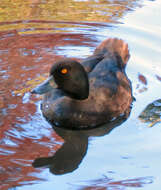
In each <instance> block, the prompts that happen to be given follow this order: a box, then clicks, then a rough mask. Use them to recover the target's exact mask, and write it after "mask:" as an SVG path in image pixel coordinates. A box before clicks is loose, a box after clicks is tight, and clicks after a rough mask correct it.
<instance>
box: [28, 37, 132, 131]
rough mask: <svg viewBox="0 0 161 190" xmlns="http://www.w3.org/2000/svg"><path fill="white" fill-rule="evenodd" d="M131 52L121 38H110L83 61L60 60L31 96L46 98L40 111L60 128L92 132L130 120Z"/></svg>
mask: <svg viewBox="0 0 161 190" xmlns="http://www.w3.org/2000/svg"><path fill="white" fill-rule="evenodd" d="M129 57H130V53H129V48H128V44H127V43H126V42H124V41H123V40H122V39H118V38H108V39H105V40H104V41H103V42H102V43H101V44H100V45H98V46H97V47H96V49H95V50H94V53H93V54H92V55H91V56H89V57H87V58H85V59H84V60H82V61H78V60H75V59H72V58H61V59H60V60H58V61H56V62H55V63H54V64H53V65H52V67H51V69H50V73H49V77H48V79H47V80H45V81H44V82H43V83H42V84H40V85H38V86H37V87H35V88H34V89H33V90H32V91H31V93H33V94H40V95H43V100H42V103H41V111H42V114H43V116H44V117H45V118H46V120H47V121H48V122H49V123H51V124H52V125H55V126H57V127H63V128H68V129H87V128H88V129H89V128H95V127H98V126H101V125H103V124H105V123H108V122H110V121H112V120H114V119H115V118H117V117H119V116H120V115H121V116H125V117H128V116H129V110H131V109H129V108H130V107H131V105H132V102H133V96H132V85H131V81H130V80H129V78H128V77H127V74H126V72H125V69H126V65H127V62H128V60H129Z"/></svg>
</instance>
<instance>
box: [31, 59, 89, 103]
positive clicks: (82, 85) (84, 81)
mask: <svg viewBox="0 0 161 190" xmlns="http://www.w3.org/2000/svg"><path fill="white" fill-rule="evenodd" d="M53 88H57V89H60V90H62V91H63V92H64V93H65V94H66V95H67V96H69V97H71V98H74V99H78V100H83V99H86V98H88V95H89V81H88V75H87V73H86V71H85V69H84V68H83V66H82V65H81V64H80V63H79V62H78V61H75V60H73V59H68V58H66V59H62V60H60V61H58V62H56V63H54V65H53V66H52V67H51V70H50V76H49V78H48V79H47V80H46V81H45V82H43V83H42V84H40V85H39V86H37V87H36V88H35V89H33V90H32V93H35V94H44V93H47V92H49V91H51V90H52V89H53Z"/></svg>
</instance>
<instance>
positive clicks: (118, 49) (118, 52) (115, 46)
mask: <svg viewBox="0 0 161 190" xmlns="http://www.w3.org/2000/svg"><path fill="white" fill-rule="evenodd" d="M109 53H110V54H112V56H115V57H116V59H117V60H118V62H119V63H120V64H121V65H120V66H121V67H122V68H125V66H126V64H127V62H128V60H129V58H130V53H129V48H128V44H127V43H126V42H124V41H123V40H121V39H118V38H109V39H107V40H104V41H103V42H102V43H101V44H100V45H99V46H98V47H97V48H96V49H95V52H94V54H95V55H98V54H103V56H104V57H106V56H108V55H109Z"/></svg>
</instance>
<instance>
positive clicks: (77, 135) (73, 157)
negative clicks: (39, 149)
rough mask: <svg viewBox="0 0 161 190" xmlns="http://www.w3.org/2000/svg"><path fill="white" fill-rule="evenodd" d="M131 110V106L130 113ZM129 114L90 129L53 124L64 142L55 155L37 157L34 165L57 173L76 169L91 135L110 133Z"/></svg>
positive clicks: (84, 153)
mask: <svg viewBox="0 0 161 190" xmlns="http://www.w3.org/2000/svg"><path fill="white" fill-rule="evenodd" d="M130 110H131V108H130V109H129V114H130ZM128 116H129V115H128ZM128 116H127V115H122V116H120V117H119V118H117V119H115V120H113V121H111V122H110V123H108V124H106V125H103V126H100V127H98V128H95V129H88V130H87V129H86V130H67V129H64V128H60V127H55V126H53V128H54V130H55V132H56V133H57V134H58V135H59V136H60V137H62V138H63V139H64V144H63V145H62V147H61V148H60V149H58V151H57V152H56V153H55V154H54V155H53V156H51V157H42V158H37V159H35V160H34V162H33V166H34V167H35V168H37V167H43V166H45V167H49V169H50V172H51V173H53V174H56V175H61V174H66V173H69V172H72V171H74V170H75V169H77V168H78V166H79V164H80V163H81V161H82V159H83V158H84V156H85V155H86V152H87V149H88V139H89V137H91V136H103V135H106V134H108V133H110V132H111V130H113V129H114V128H115V127H117V126H119V125H121V124H122V123H123V122H124V121H125V120H126V119H127V118H128Z"/></svg>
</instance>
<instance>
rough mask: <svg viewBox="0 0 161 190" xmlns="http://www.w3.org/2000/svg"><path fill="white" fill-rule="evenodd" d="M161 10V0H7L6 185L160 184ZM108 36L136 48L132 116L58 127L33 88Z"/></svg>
mask: <svg viewBox="0 0 161 190" xmlns="http://www.w3.org/2000/svg"><path fill="white" fill-rule="evenodd" d="M62 5H63V9H62ZM160 9H161V1H159V0H157V1H134V0H131V1H121V0H120V1H119V0H118V1H116V0H112V1H101V0H100V1H83V0H82V1H81V0H80V1H74V0H73V1H72V0H69V1H58V0H57V1H53V0H49V1H46V0H41V1H40V0H30V1H21V0H15V1H9V0H2V1H1V5H0V189H2V190H6V189H18V190H19V189H22V190H25V189H26V190H28V189H34V190H35V189H38V190H41V189H42V190H44V189H45V188H46V189H62V190H67V189H74V190H87V189H88V190H89V189H100V190H104V189H112V190H128V189H146V190H148V189H149V190H152V189H155V190H160V186H161V182H160V178H161V174H160V171H161V164H160V163H161V161H160V160H161V148H160V147H161V140H160V136H161V128H160V126H161V124H160V123H161V122H160V121H161V99H160V94H161V66H160V60H161V48H160V44H161V35H160V34H161V24H160V18H161V12H160ZM107 37H119V38H122V39H124V40H125V41H126V42H128V44H129V47H130V53H131V58H130V61H129V63H128V66H127V74H128V76H129V78H130V79H131V81H132V85H133V95H134V96H135V98H136V101H135V102H134V104H133V108H132V113H131V115H130V117H129V118H128V119H127V120H126V121H124V120H122V119H118V120H117V121H114V122H112V123H111V124H110V125H107V126H102V127H100V128H99V129H95V130H89V131H79V132H77V131H68V130H63V129H57V128H55V131H54V130H53V129H52V128H51V126H50V125H49V124H48V123H47V122H46V121H45V120H44V118H43V117H42V115H41V111H40V108H39V106H40V102H41V97H39V96H31V95H30V93H29V91H30V90H31V89H32V88H33V87H34V86H35V85H37V84H39V83H40V82H41V81H43V80H44V79H45V78H46V76H47V73H48V70H49V68H50V66H51V65H52V64H53V62H54V61H55V60H56V59H58V58H60V57H62V56H67V57H75V58H78V59H83V58H85V57H86V56H88V55H90V54H92V52H93V50H94V48H95V47H96V45H98V44H99V43H100V42H101V41H102V40H104V39H105V38H107ZM32 164H33V166H32ZM40 166H41V167H40ZM42 166H43V167H42Z"/></svg>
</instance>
